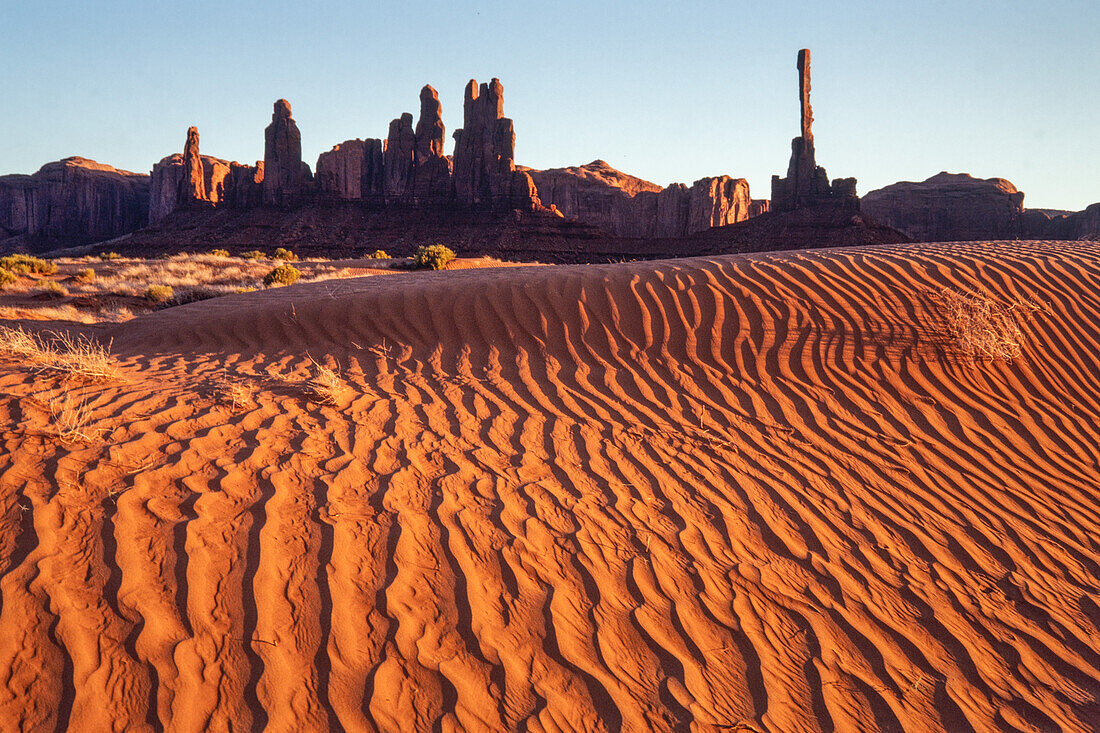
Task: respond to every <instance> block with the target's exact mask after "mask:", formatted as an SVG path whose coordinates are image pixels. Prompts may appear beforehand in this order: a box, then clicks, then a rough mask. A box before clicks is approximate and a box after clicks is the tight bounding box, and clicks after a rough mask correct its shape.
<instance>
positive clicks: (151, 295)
mask: <svg viewBox="0 0 1100 733" xmlns="http://www.w3.org/2000/svg"><path fill="white" fill-rule="evenodd" d="M174 292H175V291H174V290H172V286H171V285H150V286H149V287H148V288H146V289H145V299H146V300H148V301H150V302H151V303H167V302H168V301H170V300H171V299H172V295H173V294H174Z"/></svg>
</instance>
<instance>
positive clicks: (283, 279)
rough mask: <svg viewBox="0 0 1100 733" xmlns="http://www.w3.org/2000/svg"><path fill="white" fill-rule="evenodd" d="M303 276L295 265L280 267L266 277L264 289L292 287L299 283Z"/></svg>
mask: <svg viewBox="0 0 1100 733" xmlns="http://www.w3.org/2000/svg"><path fill="white" fill-rule="evenodd" d="M301 276H302V273H301V272H299V270H298V268H297V267H295V266H294V265H279V266H278V267H276V268H275V269H274V270H272V271H271V272H269V273H267V274H266V275H264V287H265V288H270V287H272V286H273V285H291V284H293V283H295V282H297V281H298V278H300V277H301Z"/></svg>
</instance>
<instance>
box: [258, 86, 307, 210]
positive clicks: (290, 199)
mask: <svg viewBox="0 0 1100 733" xmlns="http://www.w3.org/2000/svg"><path fill="white" fill-rule="evenodd" d="M302 165H303V164H302V134H301V133H300V132H299V131H298V125H297V124H296V123H295V122H294V118H293V117H291V116H290V102H288V101H286V100H285V99H280V100H278V101H277V102H275V108H274V111H273V112H272V114H271V124H270V125H268V126H267V129H265V130H264V203H265V204H267V205H269V206H293V205H295V204H297V203H298V202H299V200H300V196H301V194H302V188H303V183H304V182H305V180H304V179H307V178H308V177H307V176H305V177H304V176H303V172H304V169H303V167H302ZM305 170H308V169H305Z"/></svg>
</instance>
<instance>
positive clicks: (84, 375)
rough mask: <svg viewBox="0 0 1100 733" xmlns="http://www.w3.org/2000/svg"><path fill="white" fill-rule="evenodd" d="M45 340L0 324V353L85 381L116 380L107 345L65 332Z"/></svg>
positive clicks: (118, 372)
mask: <svg viewBox="0 0 1100 733" xmlns="http://www.w3.org/2000/svg"><path fill="white" fill-rule="evenodd" d="M50 335H51V338H49V339H47V338H44V337H42V336H41V335H39V334H35V333H29V332H27V331H24V330H23V329H22V328H9V327H7V326H0V354H5V355H7V356H13V357H17V358H19V359H20V360H21V361H22V362H24V363H26V364H30V365H33V366H34V367H35V368H36V369H37V370H39V371H55V372H61V373H62V374H67V375H70V376H73V377H76V378H78V379H83V380H85V381H89V382H102V381H106V380H110V379H118V378H120V377H121V376H122V370H121V368H120V367H119V364H118V361H116V360H115V358H114V357H113V356H111V353H110V347H109V346H106V347H105V346H103V345H102V344H101V343H99V342H98V341H94V340H92V339H91V338H89V337H87V336H84V335H79V336H73V335H71V334H69V333H64V332H63V333H51V334H50Z"/></svg>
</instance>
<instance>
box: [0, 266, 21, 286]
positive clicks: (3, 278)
mask: <svg viewBox="0 0 1100 733" xmlns="http://www.w3.org/2000/svg"><path fill="white" fill-rule="evenodd" d="M18 280H19V277H18V276H17V275H16V274H15V273H14V272H11V271H10V270H0V290H3V289H4V288H6V287H7V286H9V285H11V284H13V283H15V282H16V281H18Z"/></svg>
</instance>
